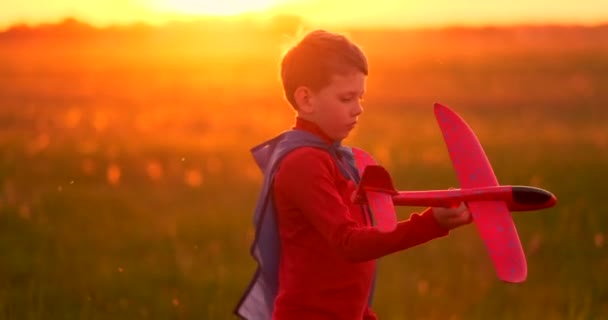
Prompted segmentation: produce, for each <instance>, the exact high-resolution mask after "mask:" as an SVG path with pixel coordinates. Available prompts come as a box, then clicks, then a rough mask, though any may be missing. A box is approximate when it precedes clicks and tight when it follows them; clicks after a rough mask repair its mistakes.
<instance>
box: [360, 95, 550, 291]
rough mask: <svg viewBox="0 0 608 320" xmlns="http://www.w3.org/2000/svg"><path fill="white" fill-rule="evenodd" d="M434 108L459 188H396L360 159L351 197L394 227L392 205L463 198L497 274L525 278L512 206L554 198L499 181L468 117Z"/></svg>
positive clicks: (540, 205)
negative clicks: (360, 169)
mask: <svg viewBox="0 0 608 320" xmlns="http://www.w3.org/2000/svg"><path fill="white" fill-rule="evenodd" d="M434 109H435V117H436V118H437V121H438V123H439V127H440V128H441V132H442V133H443V138H444V140H445V143H446V145H447V148H448V152H449V154H450V158H451V160H452V164H453V165H454V169H455V170H456V174H457V177H458V181H459V183H460V187H461V188H460V189H451V190H430V191H397V190H396V189H395V187H394V185H393V181H392V179H391V177H390V174H389V173H388V172H387V171H386V170H385V169H384V168H383V167H381V166H378V165H375V163H374V162H372V160H369V159H367V160H365V159H363V161H367V165H366V166H365V169H364V170H363V173H362V176H361V181H360V184H359V188H358V190H357V192H356V193H355V194H354V201H355V202H358V203H363V202H368V203H369V205H370V207H371V210H372V212H373V213H374V218H375V221H376V225H377V226H378V228H379V229H380V230H382V231H390V230H393V229H394V228H395V227H396V224H397V217H396V214H395V208H394V205H400V206H429V207H439V206H440V207H452V206H456V205H458V204H459V203H461V202H465V203H466V204H467V206H468V208H469V211H470V212H471V214H472V216H473V222H474V224H475V225H476V226H477V230H478V231H479V234H480V236H481V238H482V240H483V241H484V243H485V246H486V248H487V250H488V252H489V255H490V259H491V260H492V262H493V264H494V267H495V269H496V273H497V276H498V278H499V279H501V280H503V281H505V282H512V283H518V282H523V281H525V279H526V276H527V265H526V257H525V255H524V252H523V249H522V246H521V243H520V241H519V235H518V234H517V229H516V228H515V224H514V223H513V219H512V218H511V214H510V211H526V210H539V209H544V208H549V207H552V206H554V205H555V204H556V202H557V199H556V198H555V196H554V195H553V194H552V193H550V192H549V191H546V190H543V189H540V188H535V187H529V186H507V185H499V184H498V180H497V179H496V176H495V175H494V171H493V170H492V166H491V165H490V162H489V161H488V158H487V157H486V154H485V152H484V151H483V148H482V147H481V144H480V143H479V140H478V139H477V137H476V136H475V133H474V132H473V131H472V130H471V128H470V127H469V126H468V125H467V124H466V122H464V120H463V119H462V118H461V117H460V116H459V115H458V114H456V113H455V112H454V111H452V110H451V109H450V108H448V107H446V106H443V105H441V104H439V103H436V104H435V105H434ZM359 160H361V159H359ZM387 199H389V200H392V201H386V200H387Z"/></svg>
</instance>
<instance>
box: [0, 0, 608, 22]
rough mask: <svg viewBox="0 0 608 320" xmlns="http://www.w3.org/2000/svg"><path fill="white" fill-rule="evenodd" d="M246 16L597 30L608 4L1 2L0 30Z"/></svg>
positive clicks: (603, 0) (522, 0) (607, 16)
mask: <svg viewBox="0 0 608 320" xmlns="http://www.w3.org/2000/svg"><path fill="white" fill-rule="evenodd" d="M243 12H245V13H248V12H260V13H261V14H262V15H263V14H266V15H268V14H276V13H295V14H299V15H301V16H303V17H304V18H305V19H306V20H307V21H309V22H311V23H312V24H316V25H325V26H333V25H342V26H344V25H346V26H402V27H425V26H445V25H505V24H518V23H533V24H539V23H565V24H587V25H589V24H590V25H593V24H599V23H605V22H608V0H576V1H575V0H501V1H498V0H459V1H454V0H212V1H206V0H54V1H49V0H14V1H11V0H0V28H4V27H6V26H8V25H11V24H14V23H28V24H38V23H41V22H56V21H58V20H62V19H64V18H65V17H68V16H72V17H76V18H78V19H82V20H84V21H87V22H89V23H92V24H95V25H98V26H103V25H108V24H113V23H131V22H135V21H144V22H151V23H162V22H164V21H167V20H169V19H192V18H196V17H197V16H200V15H205V14H207V15H228V16H229V15H234V14H238V13H243Z"/></svg>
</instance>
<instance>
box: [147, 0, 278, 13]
mask: <svg viewBox="0 0 608 320" xmlns="http://www.w3.org/2000/svg"><path fill="white" fill-rule="evenodd" d="M277 1H278V0H221V1H218V0H207V1H205V0H154V2H155V3H154V7H155V9H156V10H158V11H161V12H164V13H171V14H183V15H211V16H233V15H239V14H244V13H254V12H261V11H267V10H270V9H272V7H274V6H276V5H277Z"/></svg>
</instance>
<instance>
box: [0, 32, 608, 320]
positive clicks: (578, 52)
mask: <svg viewBox="0 0 608 320" xmlns="http://www.w3.org/2000/svg"><path fill="white" fill-rule="evenodd" d="M353 35H354V36H355V38H356V39H359V40H360V41H361V43H362V44H363V46H364V47H367V46H369V47H370V49H369V59H370V65H371V70H372V71H371V73H370V79H369V82H368V91H369V94H368V95H367V97H366V101H365V108H366V109H365V112H364V114H363V116H362V118H361V121H360V123H361V124H360V126H359V127H358V128H357V129H356V131H355V132H354V134H353V136H352V137H350V138H349V140H348V143H349V144H351V145H356V146H360V147H363V148H365V149H367V150H369V151H371V152H372V153H373V154H374V155H375V156H376V158H377V159H378V160H379V161H380V162H381V163H382V164H384V165H386V166H387V167H388V168H389V170H390V172H391V173H392V174H393V176H394V179H395V182H396V184H397V186H398V187H399V188H400V189H404V190H419V189H427V188H447V187H450V186H457V182H456V178H455V174H454V172H453V170H452V167H451V164H450V162H449V158H448V155H447V151H446V149H445V146H444V144H443V141H442V139H441V133H440V131H439V129H438V127H437V125H436V123H435V119H434V118H433V113H432V103H433V102H435V101H440V102H443V103H445V104H447V105H449V106H451V107H453V108H454V109H456V110H457V111H458V112H459V113H460V114H461V115H462V116H463V117H464V118H465V119H466V120H467V122H469V124H470V125H471V127H472V128H473V129H474V130H475V131H476V133H477V135H478V137H479V139H480V141H481V143H482V144H483V145H484V147H485V149H486V152H487V154H488V157H489V158H490V160H491V161H492V163H493V165H494V170H495V173H496V175H497V177H498V179H499V181H501V182H502V183H504V184H513V185H518V184H520V185H533V186H539V187H542V188H545V189H548V190H550V191H552V192H553V193H555V194H556V196H557V197H558V200H559V203H558V205H557V206H556V207H555V208H552V209H548V210H543V211H538V212H528V213H515V214H514V218H515V222H516V224H517V227H518V230H519V235H520V238H521V240H522V243H523V245H524V249H525V252H526V254H527V258H528V267H529V276H528V280H527V281H526V282H525V283H523V284H519V285H509V284H505V283H502V282H500V281H499V280H497V278H496V277H495V275H494V273H493V272H494V271H493V269H492V267H491V264H490V261H489V259H488V257H487V255H486V252H485V251H484V248H483V247H482V243H481V241H480V239H479V238H478V237H477V234H476V230H475V229H474V227H473V226H467V227H465V228H462V229H459V230H456V231H454V232H452V234H451V235H450V236H449V237H447V238H442V239H440V240H437V241H433V242H431V243H428V244H425V245H423V246H419V247H416V248H413V249H410V250H408V251H406V252H401V253H398V254H395V255H392V256H389V257H385V258H383V259H382V260H381V262H380V266H379V268H380V272H379V283H378V286H377V296H376V299H375V303H374V308H375V310H376V311H377V313H378V314H379V316H380V319H383V320H392V319H538V318H541V317H542V318H545V319H603V318H606V317H608V273H607V272H606V270H608V243H607V241H606V237H608V209H606V206H605V205H604V202H603V200H605V199H606V192H605V191H604V184H605V182H606V179H607V178H608V125H607V122H608V109H607V105H608V51H606V50H605V48H596V47H593V45H591V44H589V46H585V45H579V46H575V48H574V49H572V50H566V49H563V48H564V47H567V46H566V44H563V43H562V42H560V38H555V39H553V41H552V42H551V43H552V45H553V46H554V47H546V48H544V49H543V48H540V49H539V48H533V47H530V48H529V50H526V48H525V47H524V48H518V50H510V49H509V48H508V46H507V45H505V46H504V47H498V48H497V47H496V46H494V47H492V48H491V50H490V49H487V50H486V49H484V47H483V45H480V47H479V48H478V49H479V50H477V51H475V50H473V51H471V52H469V51H467V50H464V49H462V50H460V49H459V50H455V51H454V52H451V51H448V50H445V51H444V52H441V53H437V52H435V51H430V50H429V51H428V52H425V51H424V50H423V49H420V48H418V49H417V51H416V52H415V53H411V54H410V55H406V54H404V55H403V56H399V55H398V53H399V52H401V51H403V52H406V51H407V46H406V45H403V46H401V47H398V48H396V49H395V48H392V49H391V48H389V47H388V46H387V48H386V51H383V49H381V48H377V43H378V42H379V40H378V38H377V37H372V36H367V37H366V34H365V33H354V34H353ZM357 37H358V38H357ZM393 37H394V35H393ZM397 39H399V38H397ZM404 39H410V38H404ZM450 39H453V38H450ZM467 39H469V38H467ZM549 39H550V40H551V38H550V37H549ZM372 40H374V41H375V42H374V41H372ZM387 41H388V40H387ZM392 41H393V42H394V39H392ZM404 41H406V40H404ZM453 41H454V42H453V43H452V45H454V44H455V43H457V40H453ZM94 45H96V46H100V48H104V47H103V46H107V44H103V43H102V44H99V43H96V44H94ZM374 45H376V47H374ZM2 46H3V47H2V48H4V49H6V50H0V52H2V53H0V58H1V59H0V254H1V260H0V319H232V314H231V312H232V309H233V307H234V306H235V304H236V302H237V301H238V299H239V297H240V295H241V293H242V292H243V290H244V289H245V287H246V285H247V283H248V281H249V279H250V276H251V275H252V272H253V271H254V268H255V265H254V263H253V260H252V259H251V257H250V256H249V254H248V247H249V245H250V243H251V240H252V238H253V233H252V225H251V217H252V210H253V207H254V201H255V199H256V196H257V192H258V188H259V186H260V182H261V181H260V178H261V177H260V174H259V173H258V172H257V171H256V170H257V169H256V167H255V166H254V163H253V161H252V159H251V158H250V156H249V154H248V149H249V148H250V147H252V146H253V145H255V144H257V143H259V142H261V141H263V140H264V139H267V138H270V137H271V136H272V135H274V134H275V133H278V132H279V131H281V130H283V129H286V128H288V127H289V126H290V125H291V123H292V121H293V114H292V112H291V111H290V110H289V107H287V105H286V104H285V103H284V102H283V101H282V99H281V92H280V87H279V84H278V82H277V75H276V74H277V73H276V64H277V63H276V60H274V59H275V58H276V57H275V56H272V55H269V56H268V57H266V56H264V55H263V54H261V53H260V52H257V51H256V52H254V53H252V56H250V57H251V60H247V57H248V56H244V55H242V53H241V55H240V56H231V57H229V58H224V59H220V58H217V57H216V58H215V60H213V61H208V60H204V59H203V61H201V60H197V58H196V54H193V53H192V54H190V53H189V52H190V51H188V50H186V49H183V48H182V49H180V50H182V51H180V52H181V53H180V52H177V51H176V52H172V53H171V55H169V56H166V55H164V53H158V52H156V51H155V52H153V53H150V55H152V56H153V58H149V59H148V58H145V57H148V56H147V55H146V53H147V51H146V50H143V49H141V50H139V49H138V50H137V51H135V52H133V53H129V54H131V56H129V55H126V54H124V55H123V54H121V52H122V51H112V50H114V49H112V48H110V47H108V51H109V53H108V55H109V56H111V58H107V59H106V60H104V59H103V55H102V54H101V53H100V52H99V51H97V49H99V48H98V47H95V48H97V49H95V50H93V49H91V50H89V51H87V50H85V49H87V48H89V49H90V47H86V46H85V47H78V48H79V50H72V49H74V48H75V47H72V46H71V45H66V44H65V43H63V44H62V46H64V47H63V48H61V49H57V48H55V47H53V46H51V45H48V44H45V45H40V47H38V44H37V42H31V43H28V44H27V45H26V44H23V43H18V44H15V43H9V44H6V43H5V44H2ZM91 46H93V45H91ZM193 47H196V46H193ZM456 47H457V46H456ZM83 48H85V49H83ZM272 48H274V47H272ZM374 48H376V49H374ZM501 48H502V49H501ZM556 48H559V49H563V50H557V49H556ZM17 49H18V50H17ZM131 49H133V47H131V48H130V49H128V50H125V51H124V52H128V51H129V50H131ZM554 49H555V50H554ZM41 50H42V51H41ZM176 50H177V49H176ZM399 50H401V51H399ZM484 50H485V51H484ZM178 51H179V50H178ZM199 51H200V52H203V51H204V50H202V49H199ZM389 51H390V53H392V54H391V55H389V54H387V53H386V52H389ZM124 52H123V53H124ZM197 52H198V51H197ZM383 52H384V53H383ZM138 54H139V55H142V57H144V58H142V59H141V61H137V59H134V58H133V57H136V56H137V55H138ZM180 54H181V56H180ZM256 54H257V55H256ZM180 57H184V58H183V59H180ZM205 61H207V62H205ZM269 70H270V71H269ZM419 209H420V208H399V215H400V217H401V218H407V216H408V214H409V213H410V212H412V211H415V210H419Z"/></svg>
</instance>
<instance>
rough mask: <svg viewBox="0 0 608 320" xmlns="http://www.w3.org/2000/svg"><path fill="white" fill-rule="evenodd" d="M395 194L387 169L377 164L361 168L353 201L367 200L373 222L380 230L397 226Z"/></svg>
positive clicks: (387, 230) (384, 230)
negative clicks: (359, 179) (361, 172)
mask: <svg viewBox="0 0 608 320" xmlns="http://www.w3.org/2000/svg"><path fill="white" fill-rule="evenodd" d="M396 194H398V192H397V190H396V189H395V187H394V185H393V180H392V179H391V176H390V174H389V173H388V171H386V169H385V168H384V167H382V166H379V165H368V166H366V167H365V169H364V170H363V174H362V175H361V181H360V182H359V187H358V189H357V191H356V192H355V194H354V195H353V196H354V199H353V202H355V203H365V202H367V203H368V205H369V208H370V210H371V211H372V216H373V217H374V220H375V221H374V224H375V225H376V226H377V227H378V229H380V231H383V232H390V231H392V230H394V229H395V228H396V227H397V213H396V212H395V206H394V204H393V196H394V195H396Z"/></svg>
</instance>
